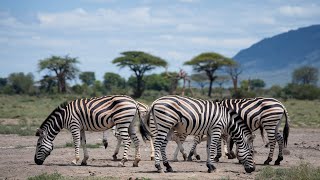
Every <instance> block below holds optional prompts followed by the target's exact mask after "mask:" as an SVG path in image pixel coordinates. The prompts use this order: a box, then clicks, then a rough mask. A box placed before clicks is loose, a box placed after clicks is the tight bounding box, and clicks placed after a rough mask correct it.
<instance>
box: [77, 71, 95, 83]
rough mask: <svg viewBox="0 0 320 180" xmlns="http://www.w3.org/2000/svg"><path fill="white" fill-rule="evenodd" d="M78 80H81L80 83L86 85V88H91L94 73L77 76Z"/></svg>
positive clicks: (83, 73) (88, 72) (87, 72)
mask: <svg viewBox="0 0 320 180" xmlns="http://www.w3.org/2000/svg"><path fill="white" fill-rule="evenodd" d="M79 79H81V81H82V83H84V84H86V85H87V86H91V85H93V83H94V82H95V80H96V77H95V75H94V72H90V71H86V72H82V73H81V74H80V75H79Z"/></svg>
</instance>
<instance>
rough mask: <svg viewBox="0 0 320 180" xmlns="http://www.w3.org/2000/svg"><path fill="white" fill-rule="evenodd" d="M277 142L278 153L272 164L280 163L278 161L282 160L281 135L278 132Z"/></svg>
mask: <svg viewBox="0 0 320 180" xmlns="http://www.w3.org/2000/svg"><path fill="white" fill-rule="evenodd" d="M277 142H278V145H279V155H278V159H277V160H276V161H275V163H274V165H280V162H281V161H282V160H283V152H282V151H283V137H282V135H281V134H280V133H279V132H278V133H277Z"/></svg>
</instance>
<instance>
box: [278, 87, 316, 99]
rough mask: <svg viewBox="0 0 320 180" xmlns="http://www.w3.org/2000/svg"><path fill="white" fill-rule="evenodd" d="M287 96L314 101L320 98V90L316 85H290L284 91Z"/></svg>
mask: <svg viewBox="0 0 320 180" xmlns="http://www.w3.org/2000/svg"><path fill="white" fill-rule="evenodd" d="M283 91H284V94H285V96H287V97H289V98H296V99H308V100H314V99H319V98H320V88H318V87H317V86H315V85H309V84H305V85H298V84H293V83H291V84H288V85H287V86H286V87H284V89H283Z"/></svg>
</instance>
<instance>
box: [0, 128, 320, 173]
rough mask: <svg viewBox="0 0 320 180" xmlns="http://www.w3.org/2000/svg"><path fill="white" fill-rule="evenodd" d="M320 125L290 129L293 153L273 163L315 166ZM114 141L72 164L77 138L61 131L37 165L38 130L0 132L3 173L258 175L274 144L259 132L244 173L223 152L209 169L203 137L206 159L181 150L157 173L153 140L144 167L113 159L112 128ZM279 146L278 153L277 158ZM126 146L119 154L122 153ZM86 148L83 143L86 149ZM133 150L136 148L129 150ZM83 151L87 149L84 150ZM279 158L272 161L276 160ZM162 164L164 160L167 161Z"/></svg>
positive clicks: (93, 139)
mask: <svg viewBox="0 0 320 180" xmlns="http://www.w3.org/2000/svg"><path fill="white" fill-rule="evenodd" d="M86 135H87V143H88V144H96V143H101V141H102V132H101V133H99V132H87V134H86ZM319 137H320V129H291V132H290V136H289V143H288V148H287V149H288V150H289V151H290V154H289V155H286V156H284V160H283V161H282V162H281V165H280V166H274V165H272V167H274V168H283V167H291V166H295V165H298V164H299V163H300V162H308V163H310V164H312V165H314V166H320V145H319V144H320V139H319ZM108 140H109V147H108V148H107V149H106V150H105V149H104V147H102V146H101V147H100V148H94V149H89V155H90V158H89V160H88V165H87V166H80V165H79V166H73V165H71V164H70V163H71V161H72V159H73V157H74V148H70V147H68V148H67V147H65V144H66V143H67V142H71V141H72V137H71V134H70V133H69V132H67V131H62V132H60V133H59V134H58V136H57V138H56V139H55V141H54V146H55V148H54V150H53V151H52V153H51V155H50V156H49V157H48V158H47V159H46V161H45V162H44V164H43V165H40V166H39V165H36V164H35V163H34V162H33V158H34V153H35V144H36V141H37V137H35V136H18V135H0V179H6V178H9V179H26V178H27V177H30V176H35V175H39V174H42V173H44V172H47V173H54V172H58V173H60V174H62V175H63V176H72V177H80V178H81V177H88V176H98V177H119V178H120V179H129V178H130V177H132V178H141V177H144V178H151V179H221V178H230V179H254V177H255V175H256V174H257V173H258V172H259V171H260V170H261V169H262V168H263V167H265V166H264V165H263V162H264V161H265V160H266V158H267V156H268V152H269V149H268V148H265V147H264V145H263V144H262V140H261V138H260V136H258V137H257V138H256V140H255V142H254V145H255V150H256V151H257V154H256V155H255V161H256V163H257V167H256V171H255V172H253V173H250V174H248V173H245V170H244V168H243V166H242V165H240V164H238V161H237V160H235V159H231V160H230V159H227V158H226V157H222V158H221V159H220V162H218V163H215V166H216V168H217V171H216V172H214V173H210V174H209V173H207V167H206V162H205V160H206V150H205V147H206V143H205V142H202V143H201V144H200V145H199V146H198V152H199V154H200V155H201V160H199V161H196V160H194V161H193V162H187V161H182V156H181V155H180V154H179V157H178V158H179V160H180V161H179V162H170V164H171V166H172V168H173V170H174V172H173V173H164V174H159V173H156V168H155V167H154V161H151V160H150V157H149V155H150V148H149V144H148V143H147V144H145V143H144V142H141V144H142V147H141V153H142V161H140V163H139V167H132V163H133V156H131V157H130V161H128V162H127V163H126V167H118V162H117V161H113V160H112V154H113V151H114V148H115V146H116V138H115V137H114V136H113V135H112V133H111V131H110V132H109V139H108ZM191 145H192V137H191V136H190V137H188V138H187V142H186V143H185V150H186V151H187V152H188V151H189V150H190V148H191ZM175 147H176V145H175V143H174V142H170V143H169V144H168V146H167V154H168V157H169V158H170V159H172V156H173V153H174V150H175ZM277 149H278V147H276V151H275V154H274V157H273V159H274V160H275V159H276V158H277V154H278V151H277ZM122 152H123V151H122V149H121V150H120V153H119V155H118V158H121V157H122ZM81 153H82V149H81ZM130 154H131V155H134V149H133V148H132V149H131V151H130ZM81 155H82V154H81ZM273 163H274V161H273V162H272V164H273ZM162 167H163V166H162Z"/></svg>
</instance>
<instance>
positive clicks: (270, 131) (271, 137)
mask: <svg viewBox="0 0 320 180" xmlns="http://www.w3.org/2000/svg"><path fill="white" fill-rule="evenodd" d="M266 131H267V133H268V139H269V143H270V151H269V155H268V158H267V160H265V161H264V164H265V165H269V163H270V162H271V161H272V157H273V152H274V147H275V145H276V139H275V128H272V129H267V130H266Z"/></svg>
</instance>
